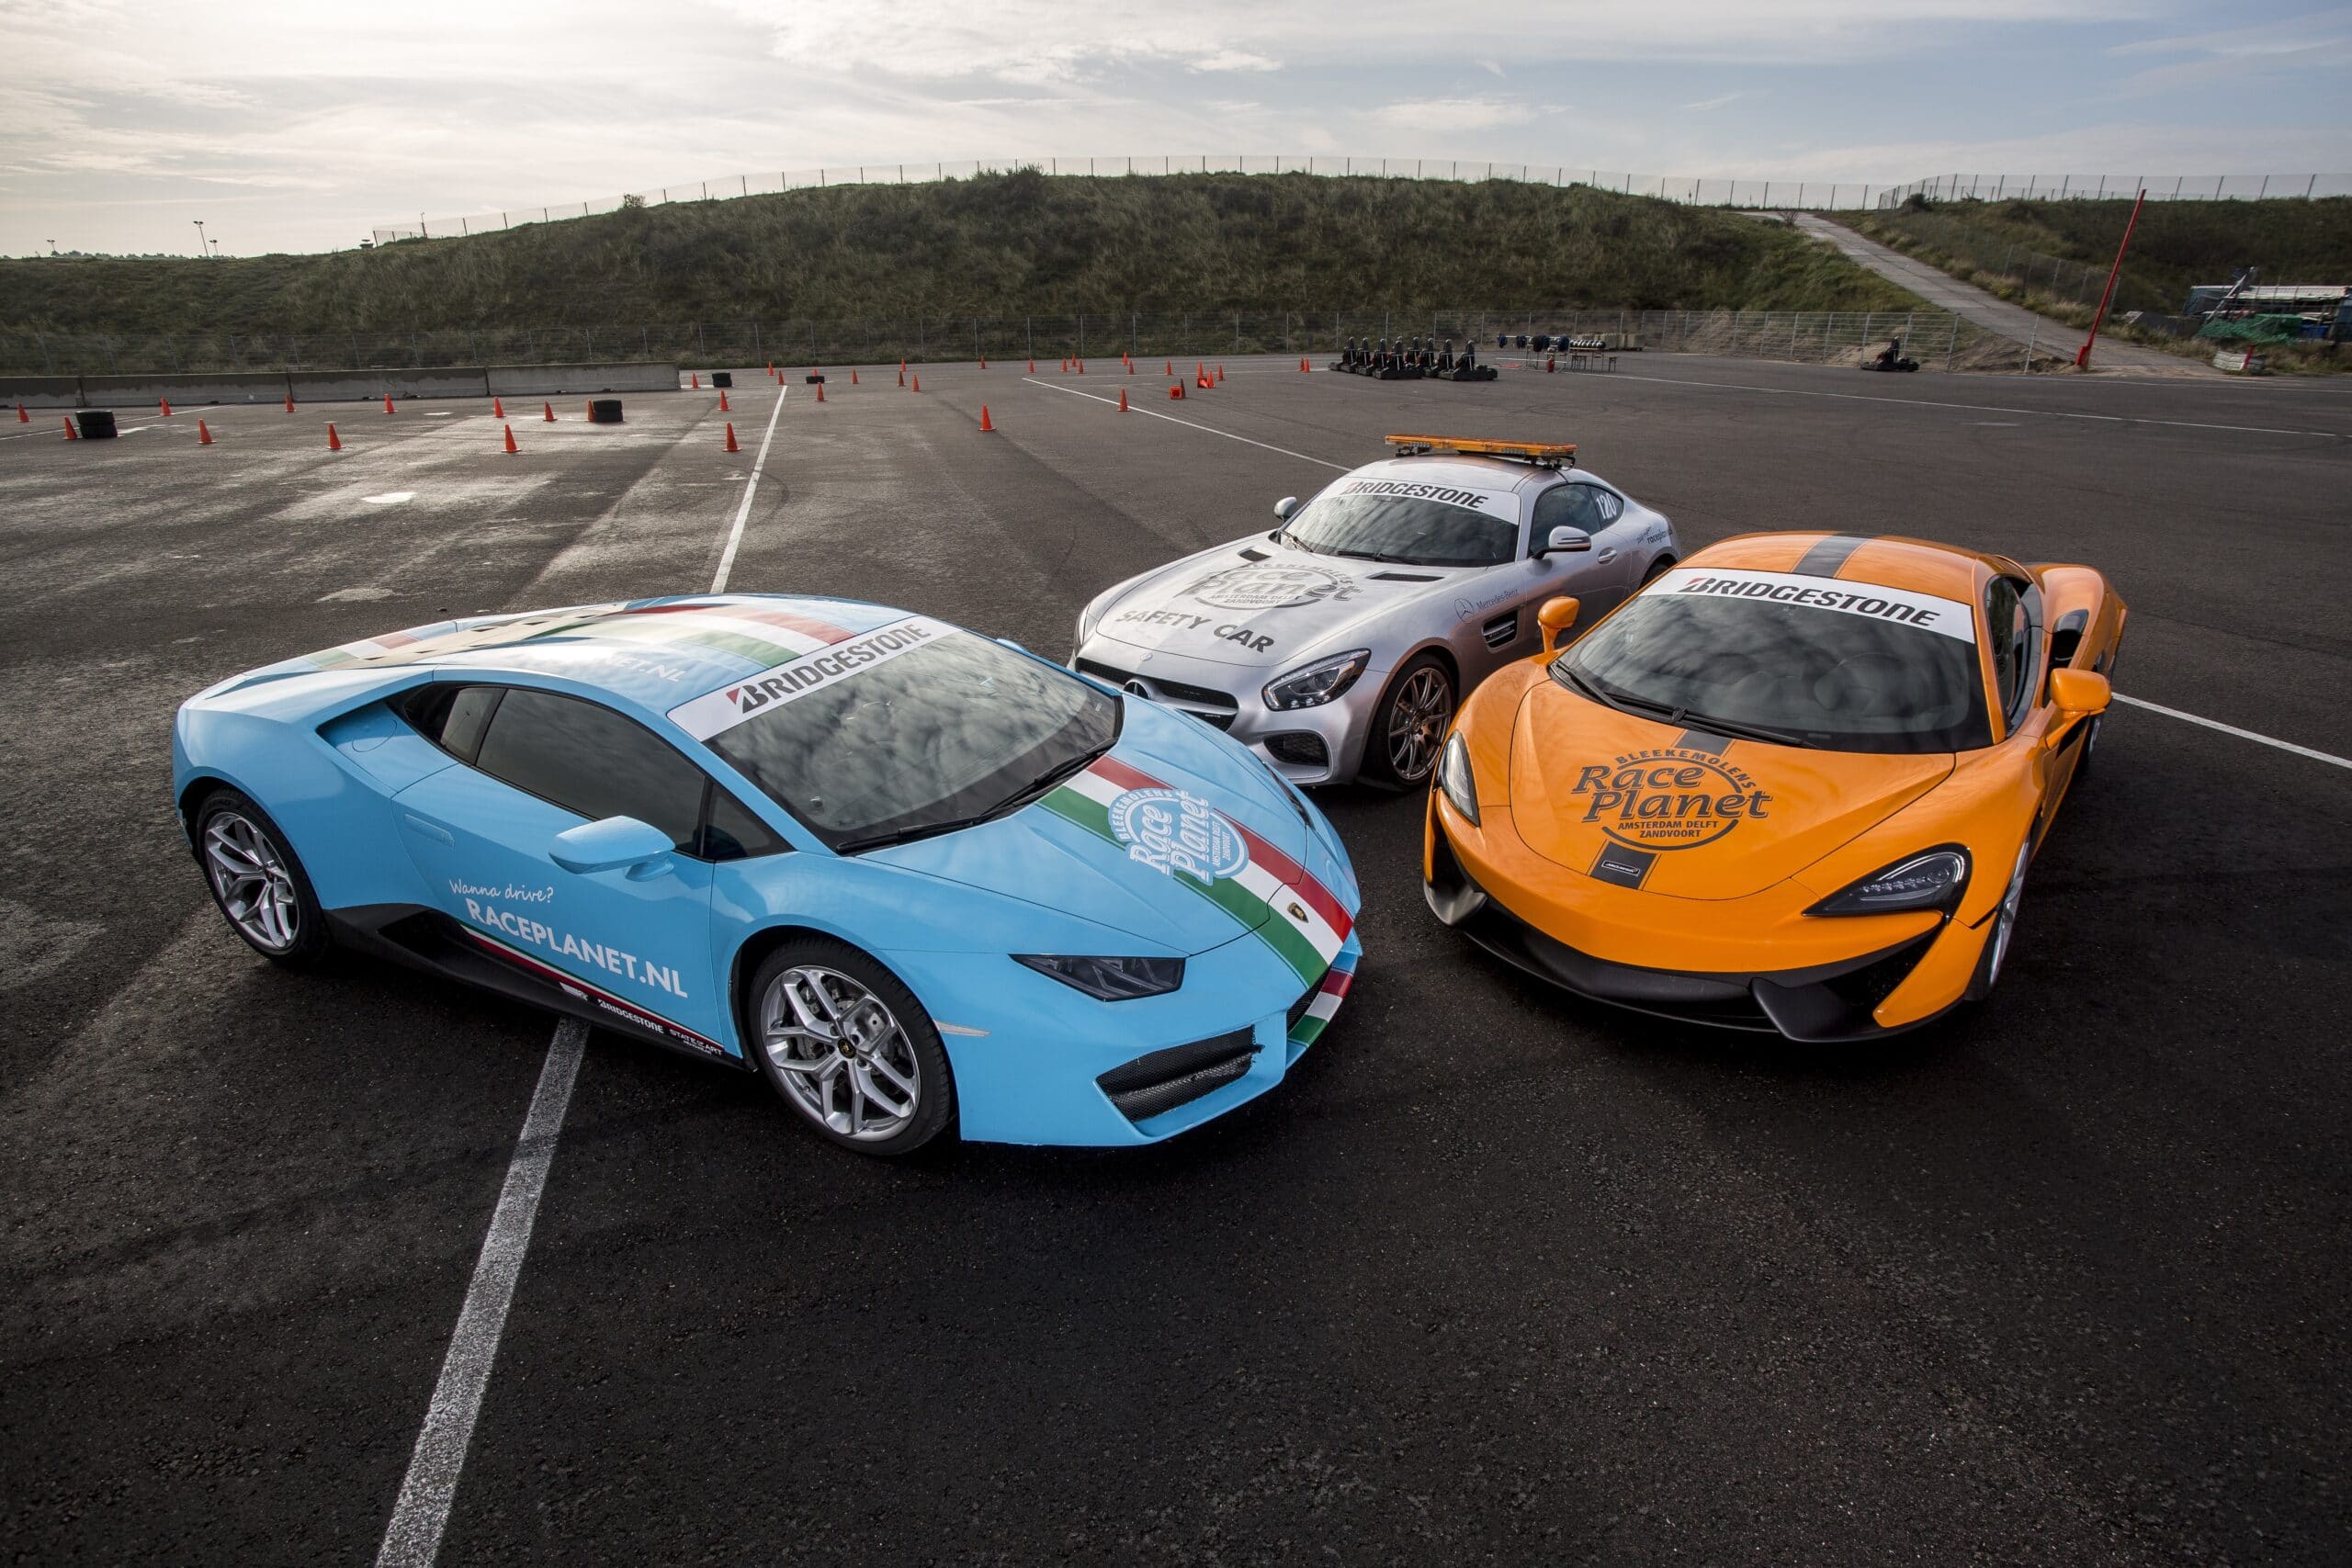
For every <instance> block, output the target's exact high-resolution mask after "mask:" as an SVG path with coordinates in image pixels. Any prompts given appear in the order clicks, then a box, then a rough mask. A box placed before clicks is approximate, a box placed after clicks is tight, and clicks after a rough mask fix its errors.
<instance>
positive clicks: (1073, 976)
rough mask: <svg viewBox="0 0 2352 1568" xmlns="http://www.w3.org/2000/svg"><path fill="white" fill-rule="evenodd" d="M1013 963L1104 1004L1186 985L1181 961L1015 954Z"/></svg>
mask: <svg viewBox="0 0 2352 1568" xmlns="http://www.w3.org/2000/svg"><path fill="white" fill-rule="evenodd" d="M1012 961H1013V962H1014V963H1015V964H1026V965H1027V966H1028V967H1030V968H1032V969H1035V971H1036V972H1037V973H1038V974H1040V975H1050V976H1053V977H1054V978H1055V979H1057V980H1059V981H1060V982H1061V983H1062V984H1063V985H1065V986H1068V987H1071V988H1072V989H1074V990H1080V991H1084V992H1085V993H1086V994H1087V995H1088V996H1090V997H1092V998H1094V999H1095V1000H1097V1001H1103V1002H1125V1001H1133V1000H1134V999H1135V998H1137V997H1157V996H1164V995H1166V994H1167V993H1168V992H1170V991H1172V990H1174V989H1175V988H1176V987H1179V986H1181V985H1182V984H1183V983H1184V961H1183V960H1182V959H1181V958H1071V957H1067V956H1065V955H1063V954H1061V953H1014V954H1013V955H1012Z"/></svg>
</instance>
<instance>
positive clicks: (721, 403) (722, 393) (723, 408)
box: [718, 387, 734, 413]
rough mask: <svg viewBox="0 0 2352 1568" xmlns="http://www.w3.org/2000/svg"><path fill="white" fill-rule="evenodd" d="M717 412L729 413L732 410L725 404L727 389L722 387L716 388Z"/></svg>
mask: <svg viewBox="0 0 2352 1568" xmlns="http://www.w3.org/2000/svg"><path fill="white" fill-rule="evenodd" d="M718 412H720V413H731V412H734V411H732V410H731V409H729V407H728V406H727V389H726V388H724V387H721V388H719V389H718Z"/></svg>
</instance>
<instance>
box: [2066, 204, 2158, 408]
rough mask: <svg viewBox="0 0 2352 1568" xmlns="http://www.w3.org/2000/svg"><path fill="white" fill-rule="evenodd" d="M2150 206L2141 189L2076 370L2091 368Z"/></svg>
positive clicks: (2077, 355)
mask: <svg viewBox="0 0 2352 1568" xmlns="http://www.w3.org/2000/svg"><path fill="white" fill-rule="evenodd" d="M2147 205H2148V189H2147V187H2146V186H2141V187H2140V199H2139V200H2137V201H2135V202H2133V203H2132V204H2131V219H2130V220H2129V221H2127V222H2126V223H2125V224H2124V225H2123V243H2121V244H2120V245H2118V246H2116V247H2115V265H2113V266H2112V267H2109V269H2108V274H2107V287H2106V288H2103V289H2101V290H2100V291H2099V297H2098V315H2096V316H2093V317H2092V318H2091V335H2090V336H2088V337H2086V338H2085V339H2084V340H2083V346H2082V348H2081V349H2080V350H2079V351H2077V352H2076V354H2075V369H2077V370H2087V369H2089V368H2090V367H2091V344H2095V343H2097V342H2098V329H2099V328H2100V327H2101V326H2102V325H2104V324H2105V323H2106V321H2107V307H2108V302H2109V300H2111V299H2114V298H2115V280H2116V279H2117V278H2119V277H2120V276H2123V253H2124V252H2126V251H2128V250H2130V249H2131V231H2132V230H2133V229H2135V228H2137V227H2139V224H2140V209H2142V208H2143V207H2145V206H2147Z"/></svg>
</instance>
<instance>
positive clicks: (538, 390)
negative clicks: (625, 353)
mask: <svg viewBox="0 0 2352 1568" xmlns="http://www.w3.org/2000/svg"><path fill="white" fill-rule="evenodd" d="M489 374H490V389H491V390H492V391H493V392H495V393H497V394H498V395H499V396H500V397H502V398H552V397H558V396H561V395H563V394H566V393H578V394H581V395H583V396H584V395H587V394H590V393H594V392H674V391H676V390H677V389H678V367H676V366H675V365H672V364H662V363H660V362H658V361H648V362H646V363H642V364H636V365H493V366H492V367H490V371H489Z"/></svg>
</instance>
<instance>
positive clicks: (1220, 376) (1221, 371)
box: [1216, 359, 1225, 387]
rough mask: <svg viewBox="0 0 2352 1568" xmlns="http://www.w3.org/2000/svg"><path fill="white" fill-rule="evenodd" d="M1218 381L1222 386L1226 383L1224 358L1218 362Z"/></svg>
mask: <svg viewBox="0 0 2352 1568" xmlns="http://www.w3.org/2000/svg"><path fill="white" fill-rule="evenodd" d="M1216 382H1217V385H1218V386H1220V387H1222V386H1224V385H1225V361H1224V360H1222V359H1220V360H1218V361H1217V362H1216Z"/></svg>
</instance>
